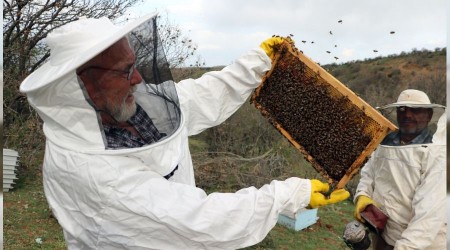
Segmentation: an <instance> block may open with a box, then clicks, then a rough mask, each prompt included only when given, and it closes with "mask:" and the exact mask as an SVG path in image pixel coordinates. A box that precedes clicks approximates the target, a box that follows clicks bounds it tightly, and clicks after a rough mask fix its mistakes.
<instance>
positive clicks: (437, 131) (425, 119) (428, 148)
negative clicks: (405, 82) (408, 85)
mask: <svg viewBox="0 0 450 250" xmlns="http://www.w3.org/2000/svg"><path fill="white" fill-rule="evenodd" d="M381 110H383V111H384V112H385V113H386V115H387V116H388V117H390V118H391V120H393V122H396V123H397V125H398V127H399V130H398V131H396V132H392V133H390V134H388V135H387V136H386V137H385V138H384V140H383V141H382V142H381V145H380V146H379V147H378V148H377V150H376V151H375V152H374V153H373V155H372V156H371V158H370V159H369V161H368V162H367V164H366V165H365V166H364V167H363V168H362V170H361V179H360V182H359V184H358V187H357V190H356V194H355V198H354V201H355V203H356V209H355V217H356V218H357V219H358V220H359V221H362V222H363V221H364V219H363V218H361V214H360V213H361V212H362V211H363V210H364V209H365V208H366V206H368V205H369V204H373V205H375V206H377V207H378V208H380V209H381V210H382V211H383V212H384V213H386V214H387V215H388V217H389V219H388V220H387V223H386V224H385V228H384V230H383V231H382V233H381V235H373V247H374V249H396V250H402V249H428V250H429V249H436V250H437V249H440V250H442V249H446V227H447V226H446V223H447V219H446V218H447V217H446V174H445V173H446V116H445V107H444V106H442V105H439V104H432V103H431V102H430V99H429V98H428V96H427V94H426V93H424V92H422V91H419V90H415V89H407V90H404V91H403V92H401V93H400V95H399V97H398V99H397V102H395V103H393V104H389V105H386V106H384V107H381Z"/></svg>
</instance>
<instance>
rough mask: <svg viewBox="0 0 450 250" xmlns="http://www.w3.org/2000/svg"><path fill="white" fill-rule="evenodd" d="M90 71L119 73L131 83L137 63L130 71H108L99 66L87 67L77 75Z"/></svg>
mask: <svg viewBox="0 0 450 250" xmlns="http://www.w3.org/2000/svg"><path fill="white" fill-rule="evenodd" d="M89 69H97V70H104V71H112V72H117V73H118V74H122V76H123V77H124V78H126V79H127V81H129V80H131V77H132V76H133V73H134V70H135V69H136V63H133V65H131V66H130V68H129V69H128V70H118V69H106V68H102V67H98V66H91V67H87V68H85V69H83V70H81V71H80V72H78V73H77V75H81V74H83V73H84V72H85V71H87V70H89Z"/></svg>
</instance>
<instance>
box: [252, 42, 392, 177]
mask: <svg viewBox="0 0 450 250" xmlns="http://www.w3.org/2000/svg"><path fill="white" fill-rule="evenodd" d="M299 55H300V53H298V50H297V49H296V48H295V46H294V45H293V43H290V44H289V45H288V43H285V46H283V47H281V48H279V52H278V57H277V59H276V61H275V62H274V65H273V67H272V69H271V71H270V72H269V73H268V75H266V77H265V79H264V80H263V83H262V84H261V85H260V87H259V88H258V89H257V90H256V91H255V93H254V94H253V96H252V100H251V102H253V103H254V104H255V106H256V107H257V108H258V109H260V110H261V112H262V114H263V115H264V116H265V117H266V118H268V120H269V122H271V123H272V125H274V126H275V127H276V128H277V129H278V130H279V131H280V132H281V133H282V134H283V135H284V136H285V137H287V138H288V139H289V140H290V142H291V143H293V144H294V146H296V147H297V148H298V149H299V150H300V151H301V152H302V153H303V155H304V156H305V159H307V160H308V161H309V162H311V163H312V165H313V167H314V168H315V169H316V170H317V171H318V172H319V173H320V174H321V175H322V176H323V177H325V178H326V179H328V180H329V181H330V182H332V183H333V182H338V181H339V180H341V179H342V178H343V177H344V175H346V174H349V173H348V171H349V169H350V167H353V168H359V167H360V166H355V164H354V163H355V161H356V160H357V159H358V157H360V155H361V153H362V152H363V151H364V150H365V149H367V146H368V145H369V144H370V143H371V142H372V141H373V139H374V138H375V137H377V138H376V139H377V140H379V141H381V139H382V138H381V139H380V138H378V137H379V136H383V137H384V135H385V134H383V135H377V133H378V132H379V131H380V126H381V125H380V124H379V123H378V122H377V121H376V120H374V118H373V117H370V116H368V115H367V114H366V113H365V112H364V110H363V109H361V108H360V107H358V106H357V105H355V104H354V103H353V102H352V100H350V99H349V98H348V96H347V95H345V94H342V93H340V92H339V90H337V89H335V88H334V87H333V86H331V85H330V84H329V83H328V82H327V80H326V79H324V78H323V77H322V76H321V74H322V73H321V72H318V71H315V70H313V69H312V68H310V67H309V66H308V65H306V64H305V62H303V61H302V60H300V58H299ZM315 65H316V66H315V67H318V68H320V66H319V65H317V64H315ZM355 96H356V95H355ZM369 107H370V106H369ZM370 108H371V107H370ZM367 156H368V155H366V156H364V158H365V159H364V160H362V161H360V163H359V164H358V165H362V163H363V161H365V160H366V158H367Z"/></svg>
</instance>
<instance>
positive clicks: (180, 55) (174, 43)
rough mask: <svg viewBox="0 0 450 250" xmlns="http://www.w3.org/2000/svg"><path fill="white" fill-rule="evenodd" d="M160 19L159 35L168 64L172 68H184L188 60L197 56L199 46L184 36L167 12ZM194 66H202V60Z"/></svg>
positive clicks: (198, 60) (197, 61)
mask: <svg viewBox="0 0 450 250" xmlns="http://www.w3.org/2000/svg"><path fill="white" fill-rule="evenodd" d="M158 19H159V20H158V25H159V27H158V33H159V37H160V38H161V42H162V45H163V49H164V52H165V53H166V57H167V62H168V63H169V65H170V67H171V68H178V67H181V66H183V65H184V64H185V62H186V60H187V59H188V58H192V57H194V56H195V55H196V51H197V44H195V43H194V42H193V41H192V39H190V38H189V37H187V36H185V35H184V34H183V31H182V29H181V28H180V27H179V25H176V24H174V23H173V22H171V20H170V19H169V15H168V14H167V12H165V13H161V14H160V15H159V16H158ZM194 64H195V66H200V64H201V61H200V58H198V59H197V60H196V62H195V63H194ZM191 66H194V65H191Z"/></svg>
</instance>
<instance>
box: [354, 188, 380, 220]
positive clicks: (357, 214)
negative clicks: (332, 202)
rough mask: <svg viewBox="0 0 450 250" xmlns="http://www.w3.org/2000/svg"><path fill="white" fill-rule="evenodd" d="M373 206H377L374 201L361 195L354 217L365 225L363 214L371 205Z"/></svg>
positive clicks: (357, 201)
mask: <svg viewBox="0 0 450 250" xmlns="http://www.w3.org/2000/svg"><path fill="white" fill-rule="evenodd" d="M370 204H373V205H375V206H376V203H375V201H373V200H372V199H370V198H369V197H367V196H365V195H361V196H359V197H358V200H356V207H355V213H354V216H355V218H356V219H357V220H359V221H360V222H362V223H364V219H363V218H361V214H360V213H361V212H362V211H364V209H365V208H366V207H367V206H368V205H370Z"/></svg>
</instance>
